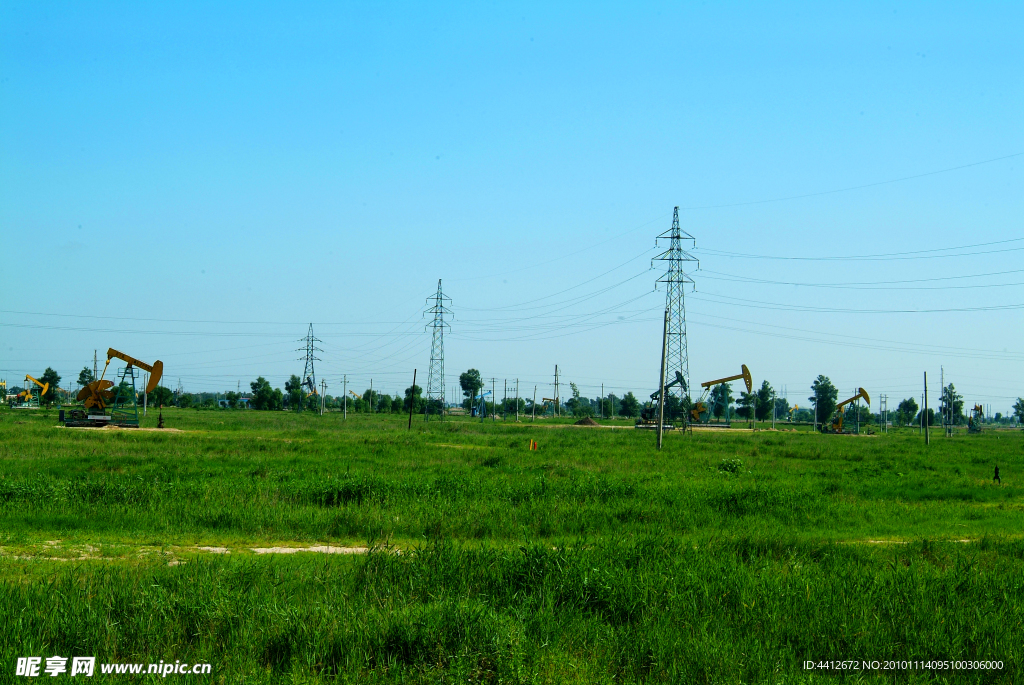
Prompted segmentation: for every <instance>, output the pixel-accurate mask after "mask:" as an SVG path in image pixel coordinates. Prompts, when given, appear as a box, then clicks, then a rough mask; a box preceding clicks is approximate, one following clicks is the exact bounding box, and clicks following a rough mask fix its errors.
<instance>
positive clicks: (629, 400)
mask: <svg viewBox="0 0 1024 685" xmlns="http://www.w3.org/2000/svg"><path fill="white" fill-rule="evenodd" d="M619 409H620V411H619V413H620V414H622V415H623V416H628V417H629V418H631V419H635V418H636V417H638V416H640V402H639V401H638V400H637V399H636V396H634V395H633V393H632V392H627V393H626V394H625V395H623V396H622V406H621V407H620V408H619Z"/></svg>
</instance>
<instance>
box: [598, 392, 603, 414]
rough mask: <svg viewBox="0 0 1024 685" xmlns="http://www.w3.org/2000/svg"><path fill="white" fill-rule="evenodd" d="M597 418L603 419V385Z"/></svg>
mask: <svg viewBox="0 0 1024 685" xmlns="http://www.w3.org/2000/svg"><path fill="white" fill-rule="evenodd" d="M598 412H599V413H598V418H602V419H603V418H604V383H602V384H601V404H600V406H598Z"/></svg>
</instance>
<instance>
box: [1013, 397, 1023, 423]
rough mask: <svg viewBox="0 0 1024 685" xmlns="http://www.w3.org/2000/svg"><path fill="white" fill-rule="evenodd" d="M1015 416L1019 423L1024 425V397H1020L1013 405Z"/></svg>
mask: <svg viewBox="0 0 1024 685" xmlns="http://www.w3.org/2000/svg"><path fill="white" fill-rule="evenodd" d="M1013 415H1014V416H1015V417H1017V421H1018V422H1019V423H1024V397H1018V398H1017V401H1016V402H1014V403H1013Z"/></svg>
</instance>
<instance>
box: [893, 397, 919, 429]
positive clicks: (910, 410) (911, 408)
mask: <svg viewBox="0 0 1024 685" xmlns="http://www.w3.org/2000/svg"><path fill="white" fill-rule="evenodd" d="M915 416H917V400H915V399H914V398H913V397H908V398H907V399H905V400H903V401H902V402H900V403H899V406H897V407H896V420H897V421H898V422H899V425H901V426H906V425H907V424H908V423H910V422H911V421H913V420H914V417H915Z"/></svg>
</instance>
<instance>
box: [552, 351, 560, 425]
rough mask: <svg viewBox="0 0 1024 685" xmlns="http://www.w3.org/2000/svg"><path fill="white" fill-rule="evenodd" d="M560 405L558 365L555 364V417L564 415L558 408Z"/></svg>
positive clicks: (553, 412) (553, 411)
mask: <svg viewBox="0 0 1024 685" xmlns="http://www.w3.org/2000/svg"><path fill="white" fill-rule="evenodd" d="M559 404H561V402H559V401H558V364H555V406H554V409H553V410H552V412H551V413H552V414H553V415H554V416H561V415H562V412H561V411H560V408H559V406H558V405H559Z"/></svg>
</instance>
